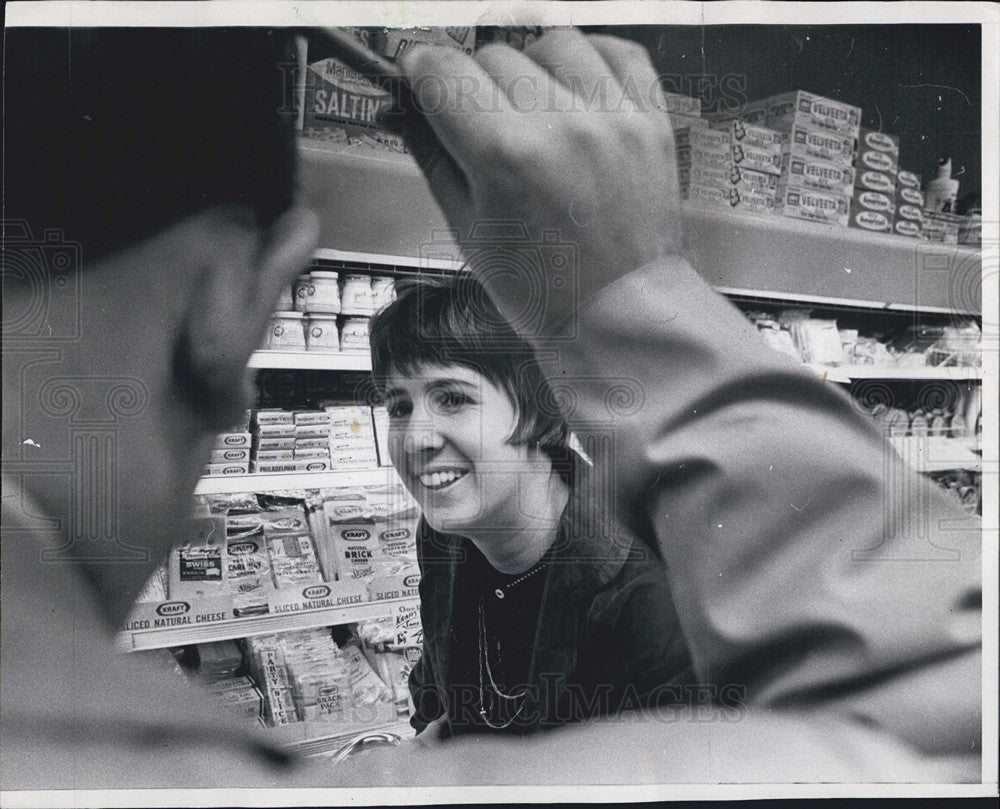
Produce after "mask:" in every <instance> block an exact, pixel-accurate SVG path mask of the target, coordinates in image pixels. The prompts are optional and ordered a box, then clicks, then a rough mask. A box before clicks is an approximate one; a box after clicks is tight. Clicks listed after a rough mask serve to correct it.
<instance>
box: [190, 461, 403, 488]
mask: <svg viewBox="0 0 1000 809" xmlns="http://www.w3.org/2000/svg"><path fill="white" fill-rule="evenodd" d="M384 483H399V477H398V476H397V475H396V471H395V470H394V469H393V468H392V467H390V466H382V467H379V468H378V469H359V470H357V471H353V472H301V473H296V474H287V473H286V474H274V475H264V474H250V475H225V476H223V475H220V476H218V477H204V478H202V479H201V480H200V481H198V485H197V487H196V488H195V490H194V493H195V494H235V493H238V492H278V491H289V490H292V489H328V488H331V487H334V486H378V485H381V484H384Z"/></svg>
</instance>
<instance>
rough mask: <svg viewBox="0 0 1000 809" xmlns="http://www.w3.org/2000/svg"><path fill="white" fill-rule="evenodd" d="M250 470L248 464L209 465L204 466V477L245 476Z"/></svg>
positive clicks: (247, 462)
mask: <svg viewBox="0 0 1000 809" xmlns="http://www.w3.org/2000/svg"><path fill="white" fill-rule="evenodd" d="M249 470H250V462H249V461H243V462H242V463H210V464H206V465H205V474H206V475H212V476H213V477H214V476H217V475H245V474H247V472H248V471H249Z"/></svg>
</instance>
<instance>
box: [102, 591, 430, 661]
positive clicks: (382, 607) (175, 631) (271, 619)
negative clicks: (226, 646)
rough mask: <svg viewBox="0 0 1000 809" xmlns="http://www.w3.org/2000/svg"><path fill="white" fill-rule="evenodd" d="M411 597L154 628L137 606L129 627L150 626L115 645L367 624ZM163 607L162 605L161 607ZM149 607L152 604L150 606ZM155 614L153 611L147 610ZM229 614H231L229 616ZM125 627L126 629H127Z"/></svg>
mask: <svg viewBox="0 0 1000 809" xmlns="http://www.w3.org/2000/svg"><path fill="white" fill-rule="evenodd" d="M413 603H415V599H413V598H401V599H387V600H384V601H364V602H362V603H360V604H349V605H344V606H338V607H319V608H314V609H309V608H308V605H305V608H303V609H299V610H296V611H293V612H287V613H281V614H277V615H271V614H266V615H253V616H247V617H244V618H221V619H220V618H215V619H214V620H206V621H204V622H201V623H194V622H193V623H190V624H184V625H181V626H159V627H157V626H155V625H153V624H152V622H151V621H144V620H143V618H142V616H143V615H144V612H143V611H142V607H143V606H144V605H138V607H139V612H138V614H137V613H135V612H134V613H133V616H131V617H130V619H129V622H130V624H131V625H135V624H142V623H150V626H148V627H137V626H133V628H129V629H124V630H122V631H120V632H119V633H118V636H117V643H118V646H119V648H120V649H121V650H122V651H129V652H133V651H139V650H142V649H163V648H167V647H170V646H186V645H188V644H192V643H209V642H214V641H220V640H233V639H235V638H246V637H249V636H251V635H264V634H271V633H275V632H288V631H291V630H297V629H309V628H313V627H324V626H336V625H339V624H350V623H355V622H357V621H368V620H371V619H373V618H388V617H390V616H392V615H393V614H394V613H395V611H396V609H397V608H398V607H399V606H401V605H405V604H413ZM164 605H169V606H173V605H184V606H185V607H187V609H188V615H189V616H191V617H192V621H194V620H195V619H196V618H197V617H198V616H199V615H202V616H206V617H210V616H213V615H220V614H221V613H213V612H211V608H212V602H211V600H210V599H206V600H205V602H204V603H202V604H197V603H195V604H192V603H190V602H184V601H180V600H176V599H175V600H173V601H168V602H164ZM161 606H163V605H161ZM150 607H152V605H150ZM150 613H151V614H156V610H155V609H152V610H150ZM229 614H231V612H230V613H229ZM130 624H127V625H126V626H129V625H130Z"/></svg>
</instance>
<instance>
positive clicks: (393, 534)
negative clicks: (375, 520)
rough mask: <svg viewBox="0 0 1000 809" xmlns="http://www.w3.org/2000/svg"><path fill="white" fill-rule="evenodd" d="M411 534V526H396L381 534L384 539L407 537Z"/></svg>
mask: <svg viewBox="0 0 1000 809" xmlns="http://www.w3.org/2000/svg"><path fill="white" fill-rule="evenodd" d="M409 535H410V529H409V528H394V529H393V530H391V531H383V532H382V534H381V538H382V539H405V538H406V537H408V536H409Z"/></svg>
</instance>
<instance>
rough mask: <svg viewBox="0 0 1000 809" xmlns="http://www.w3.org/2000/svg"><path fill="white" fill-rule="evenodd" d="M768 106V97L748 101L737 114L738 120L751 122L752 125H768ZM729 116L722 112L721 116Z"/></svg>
mask: <svg viewBox="0 0 1000 809" xmlns="http://www.w3.org/2000/svg"><path fill="white" fill-rule="evenodd" d="M769 107H770V99H767V98H760V99H757V100H756V101H749V102H747V104H746V105H745V106H744V107H743V109H742V110H741V111H740V112H739V115H738V116H737V117H738V118H739V120H741V121H743V123H746V124H751V125H752V126H768V123H767V113H768V108H769ZM727 117H729V114H728V113H726V114H723V116H722V118H723V119H724V118H727Z"/></svg>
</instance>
